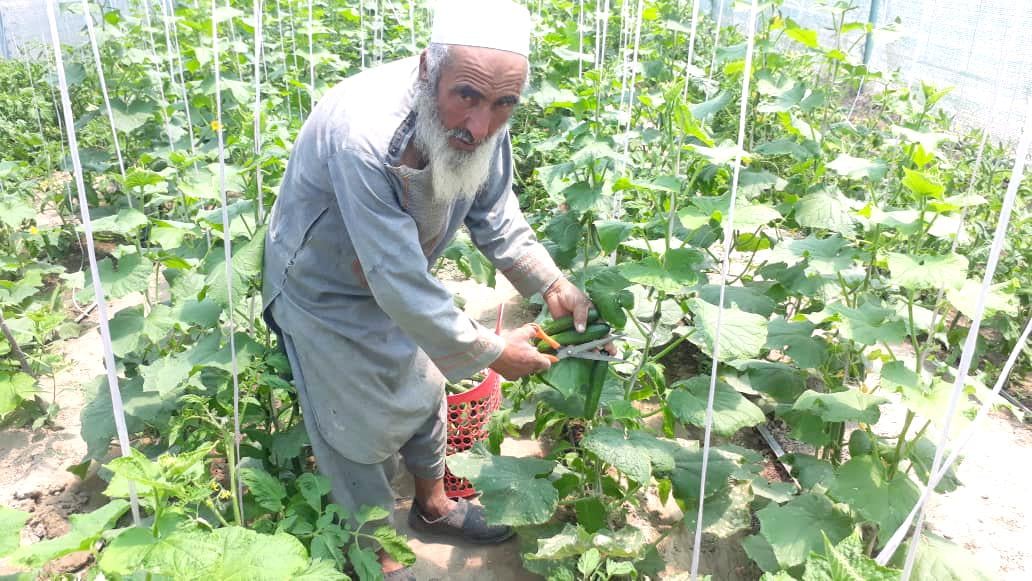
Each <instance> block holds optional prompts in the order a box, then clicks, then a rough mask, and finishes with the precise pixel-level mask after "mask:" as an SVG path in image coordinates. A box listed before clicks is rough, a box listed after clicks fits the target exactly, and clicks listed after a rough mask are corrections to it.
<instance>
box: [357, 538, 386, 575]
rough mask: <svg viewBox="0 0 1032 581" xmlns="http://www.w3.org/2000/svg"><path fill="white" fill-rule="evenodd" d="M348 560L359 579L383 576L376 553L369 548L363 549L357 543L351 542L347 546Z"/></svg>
mask: <svg viewBox="0 0 1032 581" xmlns="http://www.w3.org/2000/svg"><path fill="white" fill-rule="evenodd" d="M348 562H349V563H351V566H352V567H354V569H355V572H356V573H357V574H358V578H359V579H363V580H364V579H380V578H382V577H383V572H382V570H381V569H380V561H379V559H378V558H377V556H376V553H374V552H372V551H371V550H369V549H363V548H362V547H360V546H359V544H358V543H351V546H349V547H348Z"/></svg>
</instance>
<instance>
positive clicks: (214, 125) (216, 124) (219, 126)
mask: <svg viewBox="0 0 1032 581" xmlns="http://www.w3.org/2000/svg"><path fill="white" fill-rule="evenodd" d="M211 130H212V131H222V124H221V123H219V121H218V119H213V120H212V122H211Z"/></svg>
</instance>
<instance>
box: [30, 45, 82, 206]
mask: <svg viewBox="0 0 1032 581" xmlns="http://www.w3.org/2000/svg"><path fill="white" fill-rule="evenodd" d="M39 39H40V41H41V42H42V43H43V45H44V46H46V45H47V44H49V41H48V40H47V37H46V35H45V34H43V33H40V35H39ZM43 55H44V58H46V59H47V66H48V67H50V66H52V65H53V66H54V74H55V75H56V74H57V66H56V65H54V62H53V61H52V60H51V58H50V55H49V54H48V53H47V52H46V51H44V52H43ZM47 85H48V86H49V87H50V102H51V104H53V106H54V117H56V118H57V128H58V129H60V131H59V135H60V138H61V160H62V163H63V160H64V159H65V158H66V157H68V149H67V148H66V147H65V121H64V115H62V114H61V104H60V103H59V100H58V98H57V92H56V91H54V84H53V83H47ZM59 167H60V166H59ZM65 193H66V194H67V199H68V211H69V212H75V206H73V205H72V187H71V185H69V184H65Z"/></svg>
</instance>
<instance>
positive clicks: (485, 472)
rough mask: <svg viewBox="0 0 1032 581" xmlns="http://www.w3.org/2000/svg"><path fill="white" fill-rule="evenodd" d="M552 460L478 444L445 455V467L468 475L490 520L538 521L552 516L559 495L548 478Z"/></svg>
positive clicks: (515, 523) (507, 522) (518, 523)
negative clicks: (496, 452)
mask: <svg viewBox="0 0 1032 581" xmlns="http://www.w3.org/2000/svg"><path fill="white" fill-rule="evenodd" d="M554 468H555V463H554V462H552V461H550V460H542V459H539V458H510V457H506V456H494V455H492V454H490V453H488V452H487V450H486V449H484V448H483V447H481V446H474V447H473V448H472V449H471V450H467V451H465V452H460V453H458V454H453V455H451V456H448V469H449V470H450V471H451V472H452V474H455V475H456V476H458V477H460V478H468V479H469V480H470V481H472V482H473V486H475V487H476V489H477V490H478V491H479V492H480V493H481V501H482V502H483V504H484V508H485V511H486V513H487V519H488V521H489V522H491V523H495V524H505V525H511V526H526V525H532V524H540V523H543V522H545V521H547V520H548V519H550V518H551V517H552V513H553V512H555V507H556V504H557V503H558V501H559V496H558V494H557V492H556V490H555V487H553V486H552V483H551V482H550V481H548V480H547V479H543V478H537V476H539V475H545V474H549V473H550V472H552V470H553V469H554Z"/></svg>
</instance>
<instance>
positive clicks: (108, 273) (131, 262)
mask: <svg viewBox="0 0 1032 581" xmlns="http://www.w3.org/2000/svg"><path fill="white" fill-rule="evenodd" d="M97 267H98V270H99V271H100V282H101V285H102V286H103V287H104V298H105V299H107V300H111V299H120V298H122V297H124V296H127V295H129V294H132V293H136V292H145V291H146V290H147V287H148V284H149V283H150V279H151V276H153V274H154V263H153V262H151V261H150V260H149V259H147V258H146V257H144V256H140V255H139V254H126V255H124V256H122V258H120V259H119V260H118V262H117V264H116V263H115V261H114V260H113V259H112V258H111V257H108V258H105V259H104V260H101V261H100V262H99V263H98V264H97ZM76 298H77V299H78V300H79V301H80V302H84V303H90V302H93V301H94V300H95V299H96V297H95V296H94V289H93V276H92V274H91V273H90V272H87V273H86V288H84V289H82V290H81V291H79V293H78V294H77V295H76Z"/></svg>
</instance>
